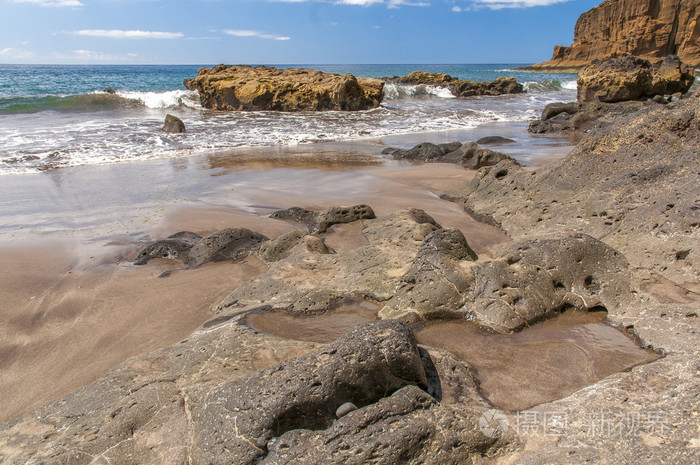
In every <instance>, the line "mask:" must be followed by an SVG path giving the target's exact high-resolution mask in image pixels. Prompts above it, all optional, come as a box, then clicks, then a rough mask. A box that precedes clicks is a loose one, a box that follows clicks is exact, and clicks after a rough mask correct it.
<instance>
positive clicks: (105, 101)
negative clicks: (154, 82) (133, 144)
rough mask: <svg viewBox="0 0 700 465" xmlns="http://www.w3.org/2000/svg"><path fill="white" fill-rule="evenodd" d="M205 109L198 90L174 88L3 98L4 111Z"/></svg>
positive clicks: (0, 100)
mask: <svg viewBox="0 0 700 465" xmlns="http://www.w3.org/2000/svg"><path fill="white" fill-rule="evenodd" d="M140 107H145V108H151V109H174V108H194V109H196V108H201V107H200V105H199V97H198V95H197V93H196V92H193V91H189V90H171V91H166V92H127V91H123V92H122V91H117V92H113V91H95V92H91V93H87V94H79V95H42V96H33V97H11V98H0V114H22V113H38V112H41V111H57V112H64V113H82V112H97V111H116V110H122V109H138V108H140Z"/></svg>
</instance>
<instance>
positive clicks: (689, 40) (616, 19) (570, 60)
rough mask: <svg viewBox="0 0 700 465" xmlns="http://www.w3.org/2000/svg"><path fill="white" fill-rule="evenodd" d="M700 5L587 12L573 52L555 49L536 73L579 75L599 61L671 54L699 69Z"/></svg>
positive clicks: (669, 2) (622, 2)
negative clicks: (565, 72)
mask: <svg viewBox="0 0 700 465" xmlns="http://www.w3.org/2000/svg"><path fill="white" fill-rule="evenodd" d="M699 14H700V2H698V0H658V1H650V0H605V1H604V2H603V3H601V4H600V5H599V6H597V7H595V8H593V9H591V10H588V11H586V12H585V13H583V14H582V15H581V16H580V17H579V19H578V21H577V22H576V27H575V28H574V42H573V44H572V45H571V46H570V47H563V46H560V45H557V46H556V47H554V54H553V55H552V58H551V60H549V61H547V62H544V63H538V64H536V65H533V66H530V67H528V68H527V69H530V70H533V71H559V72H564V71H574V72H575V71H578V70H579V69H580V68H582V67H583V66H585V65H587V64H588V63H590V62H592V61H593V60H596V59H605V58H614V57H622V56H626V55H635V56H638V57H641V58H645V59H648V60H650V61H652V62H656V61H658V60H660V59H662V58H664V57H665V56H667V55H678V56H679V57H680V58H681V60H683V61H684V62H686V63H689V64H691V65H694V66H700V28H699V27H698V21H697V20H698V15H699Z"/></svg>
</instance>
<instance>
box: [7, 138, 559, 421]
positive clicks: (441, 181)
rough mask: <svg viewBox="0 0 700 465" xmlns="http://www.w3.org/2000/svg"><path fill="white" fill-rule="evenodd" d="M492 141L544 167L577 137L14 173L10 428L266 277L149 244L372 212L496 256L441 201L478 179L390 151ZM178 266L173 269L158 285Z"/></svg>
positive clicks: (409, 141) (174, 338)
mask: <svg viewBox="0 0 700 465" xmlns="http://www.w3.org/2000/svg"><path fill="white" fill-rule="evenodd" d="M493 134H499V135H501V134H503V135H505V136H519V138H520V139H521V142H520V143H519V144H516V145H514V146H511V147H509V148H510V150H511V153H512V154H513V156H515V157H516V158H517V157H518V156H519V154H522V153H527V154H528V155H529V156H530V157H532V158H531V159H532V160H533V163H535V162H536V163H538V164H539V163H546V162H547V161H551V160H552V159H557V158H559V157H561V156H563V155H565V154H566V153H567V152H568V151H569V150H570V148H571V145H570V142H569V141H568V139H567V138H566V137H534V136H533V137H527V136H526V134H523V131H522V127H518V126H517V125H506V124H495V125H492V126H485V127H481V128H478V129H475V130H472V131H462V132H459V133H455V132H449V131H448V132H443V133H426V134H415V135H410V136H394V137H389V138H386V139H382V140H377V141H372V142H361V143H360V142H338V143H327V144H309V145H302V146H294V147H281V146H279V147H274V148H267V149H266V148H257V149H253V148H247V149H237V150H234V151H230V152H229V153H213V154H210V155H200V156H192V157H188V158H175V159H161V160H149V161H140V162H125V163H118V164H100V165H87V166H77V167H67V168H60V169H55V170H50V171H46V172H42V173H36V174H27V175H19V176H5V177H3V183H2V184H1V185H0V191H1V192H0V197H1V198H2V204H1V208H0V211H1V212H2V216H1V217H0V225H1V226H0V255H2V259H1V260H0V261H2V263H3V267H2V271H1V274H0V298H2V301H3V302H4V304H3V306H2V309H3V315H2V318H0V321H2V322H3V323H2V329H1V330H0V331H2V334H3V337H2V341H3V342H2V347H1V352H2V353H3V360H2V363H3V370H2V376H1V377H0V393H1V394H2V395H0V398H1V399H2V406H1V407H2V408H0V411H2V412H3V415H2V421H9V420H11V419H13V418H16V417H17V416H18V415H21V414H23V413H26V412H28V411H29V410H31V409H32V408H34V407H37V406H39V405H41V404H44V403H46V402H48V401H51V400H54V399H56V398H59V397H61V396H63V395H65V394H68V393H69V392H71V391H73V390H75V389H77V388H78V387H80V386H83V385H85V384H87V383H88V382H90V381H93V380H95V379H97V378H99V377H100V376H102V375H103V374H105V373H106V372H107V371H108V370H109V369H111V368H113V367H115V366H116V365H118V364H119V363H121V362H122V361H124V360H126V359H127V358H129V357H131V356H133V355H137V354H140V353H144V352H147V351H149V350H152V349H157V348H161V347H166V346H168V345H170V344H174V343H176V342H178V341H180V340H182V339H185V338H187V336H188V335H189V334H190V333H191V332H192V331H193V330H194V329H195V328H197V327H198V326H200V325H201V324H202V323H204V322H205V321H207V320H208V319H210V318H211V317H212V313H211V307H212V306H214V305H215V304H216V303H218V302H219V301H220V300H221V299H222V298H223V297H224V296H225V295H227V294H228V293H230V292H231V290H232V289H234V288H235V287H236V286H237V285H238V284H240V283H241V282H242V281H245V280H247V279H250V278H252V277H254V276H256V275H257V274H259V273H261V272H262V271H264V269H265V268H266V267H265V265H264V264H263V263H261V262H260V261H259V260H256V259H255V258H252V257H251V258H250V259H249V260H247V261H246V262H244V263H242V264H233V263H215V264H210V265H207V266H204V267H202V268H200V269H197V270H187V271H184V270H180V269H179V265H178V264H176V263H175V264H174V263H170V262H169V261H165V260H163V261H157V263H149V265H148V266H144V267H138V266H134V265H132V262H133V260H134V258H135V255H136V253H137V252H138V251H139V250H140V249H141V248H142V247H143V246H144V245H145V244H146V243H147V242H148V241H150V240H154V239H159V238H164V237H167V236H169V235H171V234H174V233H176V232H179V231H183V230H188V231H193V232H196V233H198V234H200V235H206V234H209V233H212V232H215V231H217V230H220V229H223V228H226V227H246V228H249V229H251V230H253V231H257V232H260V233H262V234H264V235H266V236H267V237H270V238H275V237H278V236H280V235H281V234H283V233H286V232H289V231H291V230H293V229H295V228H296V226H295V225H294V224H292V223H289V222H285V221H280V220H274V219H271V218H269V217H268V215H269V214H270V213H272V212H273V211H275V210H279V209H283V208H288V207H292V206H301V207H305V208H310V209H321V208H327V207H330V206H334V205H350V204H357V203H366V204H369V205H370V206H372V207H373V208H374V209H375V211H376V213H377V214H378V215H382V214H389V213H392V212H394V211H396V210H400V209H405V208H421V209H424V210H425V211H426V212H428V213H429V214H430V215H432V216H433V217H434V218H435V219H436V220H438V221H439V222H440V223H441V224H443V225H444V226H445V227H455V228H459V229H460V230H462V231H463V232H464V234H465V235H466V236H467V237H468V238H469V243H470V245H471V246H472V247H473V248H474V249H475V250H476V251H478V252H479V253H488V249H489V248H490V247H491V246H493V245H495V244H498V243H500V242H502V241H506V240H508V239H507V237H506V236H504V235H503V234H502V233H501V232H500V231H498V230H497V229H496V228H493V227H491V226H488V225H484V224H481V223H478V222H476V221H475V220H473V219H472V218H470V217H469V215H467V214H466V213H465V212H464V211H462V209H461V208H460V207H459V206H458V205H457V204H454V203H451V202H448V201H445V200H441V199H440V198H439V197H438V196H439V195H440V194H442V193H444V192H446V191H449V190H452V189H456V188H458V187H460V186H462V185H463V184H465V183H466V182H467V181H468V180H469V179H470V178H471V177H472V176H473V175H474V172H473V171H469V170H465V169H464V168H462V167H460V166H457V165H452V164H427V165H426V164H412V163H409V162H398V161H394V160H390V159H387V158H386V157H383V156H381V155H380V152H381V150H382V149H383V148H384V147H386V146H387V145H392V146H394V145H395V146H405V147H409V146H412V145H414V143H417V142H419V141H420V142H423V141H429V140H433V141H435V142H443V141H451V140H453V139H454V140H459V139H463V140H468V139H469V140H470V139H478V138H480V137H484V136H485V135H493ZM504 151H506V152H507V151H508V148H504ZM534 153H538V154H539V155H540V156H539V157H534V156H533V154H534ZM342 243H343V241H342V240H341V241H339V244H338V245H336V247H342ZM168 270H174V271H173V273H172V274H171V275H170V276H168V277H167V278H159V276H160V275H161V274H162V273H163V272H164V271H168Z"/></svg>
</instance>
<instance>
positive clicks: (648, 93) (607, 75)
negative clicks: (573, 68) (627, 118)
mask: <svg viewBox="0 0 700 465" xmlns="http://www.w3.org/2000/svg"><path fill="white" fill-rule="evenodd" d="M694 80H695V71H694V70H693V69H692V68H690V67H688V66H684V65H683V64H682V63H681V62H680V60H679V59H678V57H675V56H669V57H667V58H666V59H665V60H663V61H662V62H661V63H658V64H656V65H654V66H652V65H651V63H650V62H649V61H648V60H643V59H641V58H638V57H635V56H626V57H624V58H609V59H606V60H595V61H593V62H592V63H591V64H590V65H588V66H586V67H585V68H583V69H582V70H581V71H580V73H579V75H578V100H579V102H608V103H614V102H622V101H626V100H637V99H639V98H642V97H654V96H655V95H664V94H672V93H676V92H681V93H685V92H687V91H688V89H690V86H691V85H692V84H693V82H694Z"/></svg>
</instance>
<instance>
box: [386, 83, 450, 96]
mask: <svg viewBox="0 0 700 465" xmlns="http://www.w3.org/2000/svg"><path fill="white" fill-rule="evenodd" d="M418 95H432V96H434V97H438V98H456V97H455V96H454V94H453V93H452V91H450V89H448V88H446V87H440V86H430V85H425V84H397V83H387V84H385V85H384V98H385V100H398V99H401V98H405V97H415V96H418Z"/></svg>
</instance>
